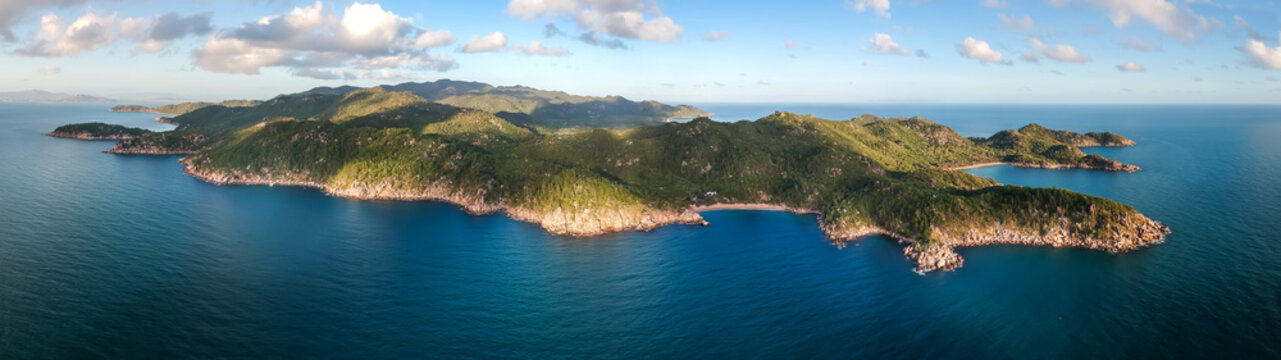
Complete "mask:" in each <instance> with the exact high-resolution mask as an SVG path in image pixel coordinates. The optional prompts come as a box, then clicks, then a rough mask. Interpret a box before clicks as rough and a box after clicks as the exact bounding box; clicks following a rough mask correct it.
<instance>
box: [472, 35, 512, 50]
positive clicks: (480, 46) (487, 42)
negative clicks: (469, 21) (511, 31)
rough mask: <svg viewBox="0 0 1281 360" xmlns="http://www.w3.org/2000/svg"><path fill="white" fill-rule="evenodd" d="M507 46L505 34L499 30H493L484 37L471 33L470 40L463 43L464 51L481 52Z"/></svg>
mask: <svg viewBox="0 0 1281 360" xmlns="http://www.w3.org/2000/svg"><path fill="white" fill-rule="evenodd" d="M505 47H507V35H504V34H503V33H501V32H493V33H491V34H489V35H485V36H484V37H480V36H476V35H472V36H471V41H468V42H467V43H466V44H463V52H465V53H481V52H491V51H498V50H502V49H503V48H505Z"/></svg>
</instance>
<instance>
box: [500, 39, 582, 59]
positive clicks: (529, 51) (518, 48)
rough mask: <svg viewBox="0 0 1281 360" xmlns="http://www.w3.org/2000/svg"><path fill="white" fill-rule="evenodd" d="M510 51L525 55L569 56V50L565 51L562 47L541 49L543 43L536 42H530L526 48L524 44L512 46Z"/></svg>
mask: <svg viewBox="0 0 1281 360" xmlns="http://www.w3.org/2000/svg"><path fill="white" fill-rule="evenodd" d="M512 51H515V52H518V53H521V54H525V55H539V56H565V55H566V54H569V50H566V49H565V48H563V47H559V48H558V47H552V48H549V47H543V43H542V42H541V41H538V40H533V41H530V42H529V45H528V46H526V45H525V44H516V45H512Z"/></svg>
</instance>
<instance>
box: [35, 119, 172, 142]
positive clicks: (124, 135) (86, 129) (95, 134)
mask: <svg viewBox="0 0 1281 360" xmlns="http://www.w3.org/2000/svg"><path fill="white" fill-rule="evenodd" d="M148 133H151V131H148V130H143V129H138V128H130V127H124V126H120V125H112V124H106V123H100V122H92V123H83V124H71V125H63V126H59V127H58V128H57V129H53V131H52V132H50V133H49V134H48V135H49V136H53V137H61V138H71V139H80V140H129V139H137V138H138V137H140V136H143V135H146V134H148Z"/></svg>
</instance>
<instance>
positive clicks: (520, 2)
mask: <svg viewBox="0 0 1281 360" xmlns="http://www.w3.org/2000/svg"><path fill="white" fill-rule="evenodd" d="M507 13H508V14H511V15H514V16H517V17H521V18H525V19H533V18H536V17H539V16H546V17H553V18H554V17H559V16H563V15H571V16H572V17H573V19H574V21H575V22H576V23H577V24H578V26H579V27H581V28H582V29H584V30H586V31H588V32H596V33H601V34H605V35H608V36H613V37H618V38H625V39H633V40H648V41H659V42H673V41H676V40H678V39H679V38H680V35H681V33H684V32H685V28H683V27H681V26H680V25H677V24H676V22H675V21H674V20H672V18H670V17H667V16H663V15H662V12H661V11H660V10H659V8H658V5H657V2H655V1H654V0H511V1H510V2H508V3H507Z"/></svg>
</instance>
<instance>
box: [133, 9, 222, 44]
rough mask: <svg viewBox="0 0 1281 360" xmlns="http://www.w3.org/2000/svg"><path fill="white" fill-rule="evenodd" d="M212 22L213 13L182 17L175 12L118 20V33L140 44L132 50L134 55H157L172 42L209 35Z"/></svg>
mask: <svg viewBox="0 0 1281 360" xmlns="http://www.w3.org/2000/svg"><path fill="white" fill-rule="evenodd" d="M212 20H213V13H204V14H196V15H191V16H182V15H179V14H178V13H176V12H170V13H166V14H163V15H157V16H156V17H155V18H127V19H121V20H120V33H121V34H122V35H124V36H127V37H130V38H133V39H135V40H138V41H139V42H140V44H138V46H137V47H135V48H134V49H133V52H134V53H135V54H138V53H157V52H160V51H163V50H164V49H165V48H167V47H168V46H169V43H170V42H172V41H174V40H178V39H182V38H185V37H188V36H199V35H207V34H209V33H210V32H212V31H213V23H212Z"/></svg>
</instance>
